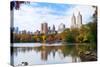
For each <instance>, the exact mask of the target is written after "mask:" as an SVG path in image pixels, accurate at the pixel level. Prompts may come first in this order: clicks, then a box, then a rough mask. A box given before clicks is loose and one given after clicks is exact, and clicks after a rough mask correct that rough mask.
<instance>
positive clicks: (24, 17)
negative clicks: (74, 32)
mask: <svg viewBox="0 0 100 67" xmlns="http://www.w3.org/2000/svg"><path fill="white" fill-rule="evenodd" d="M94 11H95V9H94V8H93V7H92V6H90V5H72V4H61V3H43V2H31V3H27V4H21V5H20V8H19V10H16V9H14V27H18V28H19V30H27V31H31V32H35V31H36V30H41V23H44V22H46V23H48V26H50V27H51V28H52V26H53V25H55V27H56V30H58V26H59V25H60V24H61V23H63V24H65V26H66V28H70V26H71V17H72V15H73V14H74V15H75V16H76V17H77V15H78V12H80V13H81V15H82V23H83V24H86V23H88V22H91V21H92V15H93V13H94Z"/></svg>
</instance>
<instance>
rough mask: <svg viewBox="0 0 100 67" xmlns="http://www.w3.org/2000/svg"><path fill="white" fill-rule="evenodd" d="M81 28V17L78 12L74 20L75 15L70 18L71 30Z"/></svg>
mask: <svg viewBox="0 0 100 67" xmlns="http://www.w3.org/2000/svg"><path fill="white" fill-rule="evenodd" d="M81 26H82V15H81V14H80V12H79V13H78V15H77V18H76V17H75V15H74V14H73V16H72V18H71V29H73V28H80V27H81Z"/></svg>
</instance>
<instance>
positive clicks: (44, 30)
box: [41, 23, 48, 34]
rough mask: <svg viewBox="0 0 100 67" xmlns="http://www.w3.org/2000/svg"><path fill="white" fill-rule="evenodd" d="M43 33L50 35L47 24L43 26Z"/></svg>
mask: <svg viewBox="0 0 100 67" xmlns="http://www.w3.org/2000/svg"><path fill="white" fill-rule="evenodd" d="M41 33H43V34H47V33H48V24H47V23H42V24H41Z"/></svg>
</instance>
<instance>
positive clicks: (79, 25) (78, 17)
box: [77, 12, 82, 28]
mask: <svg viewBox="0 0 100 67" xmlns="http://www.w3.org/2000/svg"><path fill="white" fill-rule="evenodd" d="M81 26H82V15H81V14H80V12H79V13H78V16H77V27H78V28H80V27H81Z"/></svg>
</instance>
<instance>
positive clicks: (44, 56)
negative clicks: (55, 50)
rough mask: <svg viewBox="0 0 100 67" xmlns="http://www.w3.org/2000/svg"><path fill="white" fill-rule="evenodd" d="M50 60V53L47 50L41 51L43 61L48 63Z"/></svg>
mask: <svg viewBox="0 0 100 67" xmlns="http://www.w3.org/2000/svg"><path fill="white" fill-rule="evenodd" d="M47 58H48V53H47V51H46V50H45V49H43V50H41V59H42V60H44V61H46V60H47Z"/></svg>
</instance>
